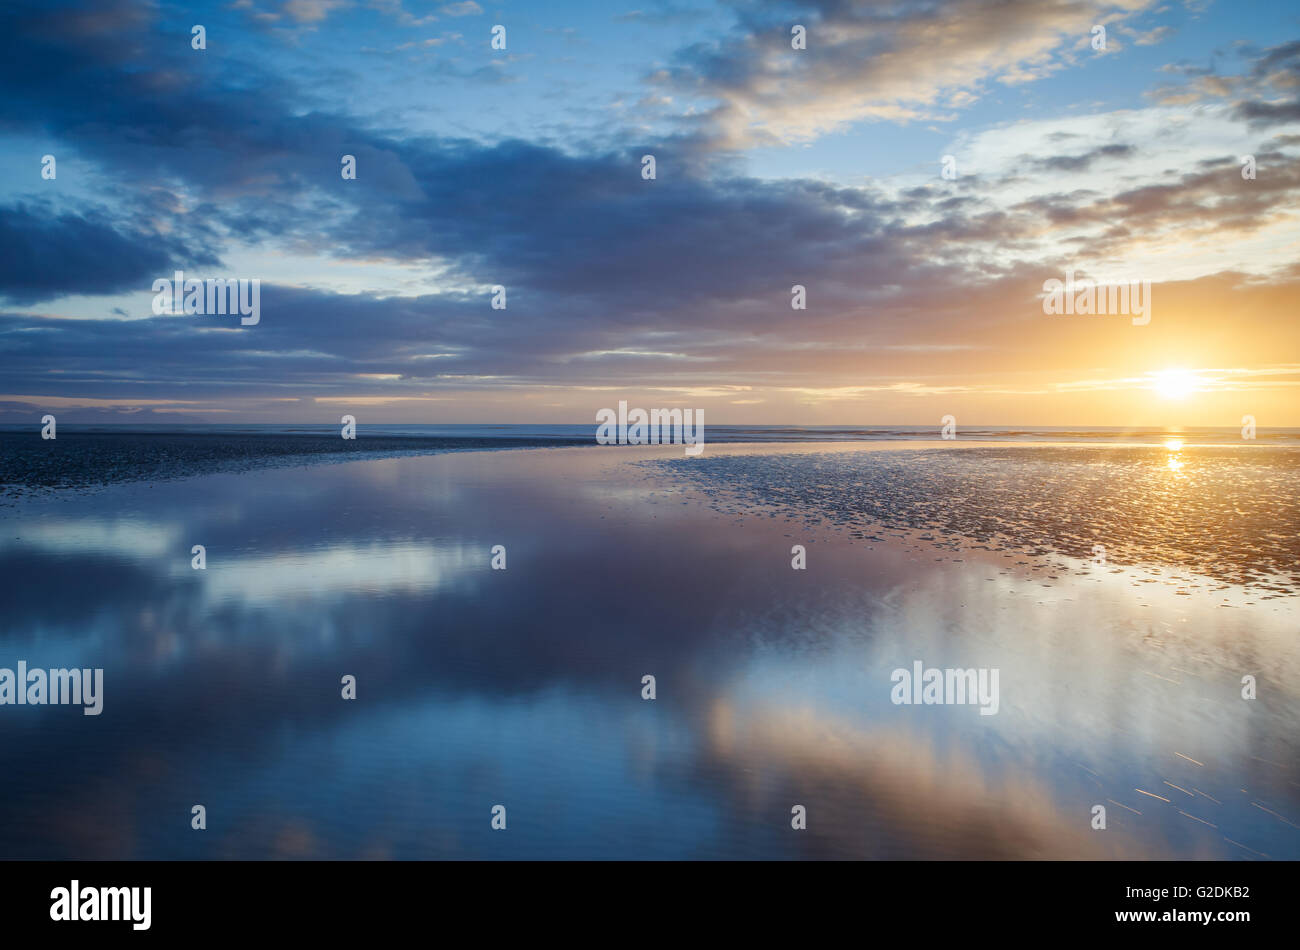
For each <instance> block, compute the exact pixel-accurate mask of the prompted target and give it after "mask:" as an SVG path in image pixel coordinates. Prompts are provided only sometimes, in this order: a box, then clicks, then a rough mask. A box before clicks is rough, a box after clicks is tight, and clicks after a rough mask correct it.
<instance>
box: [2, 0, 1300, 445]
mask: <svg viewBox="0 0 1300 950" xmlns="http://www.w3.org/2000/svg"><path fill="white" fill-rule="evenodd" d="M196 27H202V30H201V33H202V42H200V41H199V39H198V38H197V37H196V35H195V34H196ZM800 28H802V29H800ZM1103 34H1104V35H1103ZM0 35H3V36H5V37H7V38H8V39H7V43H6V46H7V54H6V56H5V57H4V58H3V61H0V96H2V98H3V102H4V108H3V109H0V361H2V365H3V378H2V379H0V422H4V423H24V422H31V423H33V424H38V423H39V419H40V417H41V416H42V415H43V414H44V413H46V412H52V413H55V414H56V415H57V417H58V418H59V420H60V422H65V421H67V422H77V421H86V422H134V423H141V422H196V421H198V422H203V421H209V422H214V423H232V422H315V423H328V422H335V423H336V422H338V421H339V419H340V417H341V416H342V415H343V414H352V415H354V416H355V417H356V418H357V419H358V420H359V421H360V422H361V423H365V422H367V421H370V422H404V423H418V422H429V423H454V422H466V423H473V422H502V423H511V422H513V423H589V422H590V423H594V420H595V416H596V413H597V412H598V411H599V410H600V409H602V408H607V407H616V406H617V405H618V403H619V402H620V401H626V402H627V403H628V404H629V405H631V406H634V407H644V408H646V409H652V408H674V407H681V408H693V409H696V410H704V411H705V414H706V417H707V420H708V423H709V424H744V423H769V424H804V425H815V424H862V425H865V424H928V423H934V424H935V425H936V426H938V425H939V424H940V421H941V419H942V417H943V416H945V415H952V416H954V417H955V419H956V420H957V421H958V424H959V425H960V424H1015V425H1042V426H1087V425H1097V426H1132V427H1139V426H1141V427H1145V426H1161V425H1164V426H1178V425H1184V426H1195V425H1221V426H1239V425H1241V424H1242V419H1243V417H1244V416H1247V415H1249V416H1252V417H1253V418H1254V419H1255V420H1257V423H1258V425H1259V426H1261V427H1271V426H1300V389H1298V388H1297V386H1298V385H1300V322H1298V321H1297V316H1298V311H1300V7H1297V6H1296V5H1295V4H1293V3H1288V2H1269V0H1247V2H1235V3H1224V2H1222V0H1219V2H1212V0H1193V2H1172V3H1169V2H1151V3H1148V2H1143V0H1123V2H1120V3H1087V2H1078V0H1035V2H1027V0H1026V2H1021V0H991V2H985V0H953V2H935V0H926V2H912V0H895V2H881V3H842V2H819V3H782V2H740V3H696V2H689V0H601V2H562V0H548V2H545V3H542V2H533V3H512V4H480V3H478V2H475V0H463V2H453V3H440V2H420V0H234V2H226V3H216V4H192V5H177V4H169V3H157V2H146V0H84V2H62V0H40V2H28V0H6V3H5V4H4V6H3V8H2V9H0ZM494 35H495V36H496V43H495V45H494ZM1103 39H1104V42H1102V40H1103ZM199 46H201V47H202V48H196V47H199ZM502 47H504V48H502ZM50 156H52V158H53V161H52V162H51V161H50V159H49V157H50ZM344 156H352V158H353V159H354V166H355V177H345V174H344V165H345V163H344ZM645 156H653V157H654V176H653V177H652V178H651V177H647V175H648V172H647V170H646V164H645V161H644V157H645ZM51 172H52V173H51ZM178 270H179V271H183V272H184V274H185V276H186V278H190V279H199V280H203V279H231V280H236V279H244V280H250V281H251V280H256V281H258V282H259V284H258V286H259V289H260V296H259V312H258V320H257V322H256V323H255V324H252V325H244V324H243V323H242V321H241V320H240V319H239V317H238V316H237V315H235V316H232V315H229V314H216V313H184V312H172V311H171V309H170V308H162V309H163V312H161V313H157V312H155V310H156V309H159V308H157V307H155V288H154V282H155V281H156V280H159V279H171V278H172V277H173V275H174V273H175V272H176V271H178ZM1071 273H1072V274H1073V275H1074V279H1075V281H1076V282H1077V281H1081V280H1085V279H1087V280H1092V281H1096V282H1098V283H1101V284H1110V285H1113V284H1116V283H1117V282H1121V281H1124V282H1128V281H1137V282H1140V283H1139V284H1138V286H1140V287H1146V286H1147V284H1146V283H1141V282H1149V288H1150V289H1149V291H1148V292H1147V293H1144V295H1143V297H1144V299H1145V301H1146V302H1147V303H1148V304H1149V308H1148V311H1147V312H1146V313H1145V315H1144V316H1135V315H1131V314H1130V313H1092V314H1085V313H1077V312H1076V313H1056V312H1053V313H1047V312H1045V309H1051V308H1050V307H1049V308H1045V306H1044V298H1045V296H1046V295H1047V294H1046V290H1047V289H1050V288H1051V287H1052V286H1053V285H1052V284H1051V283H1050V282H1051V281H1053V280H1055V281H1061V282H1064V281H1065V280H1066V279H1067V274H1071ZM796 286H798V287H801V288H803V291H802V295H801V296H802V298H803V303H804V305H805V306H804V307H803V308H802V309H796V308H795V307H794V306H793V304H794V303H796V302H797V299H796V298H797V296H799V295H798V294H797V293H796V292H795V291H794V290H793V288H795V287H796ZM495 288H502V289H503V290H504V293H503V294H502V293H499V292H498V291H497V290H496V289H495ZM494 302H495V303H496V304H497V306H496V307H494V306H493V304H494ZM501 304H504V306H501ZM1072 309H1073V308H1072Z"/></svg>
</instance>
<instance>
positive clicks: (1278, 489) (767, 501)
mask: <svg viewBox="0 0 1300 950" xmlns="http://www.w3.org/2000/svg"><path fill="white" fill-rule="evenodd" d="M1171 462H1177V463H1178V464H1176V465H1175V464H1171ZM638 464H640V465H642V466H643V467H645V468H647V469H649V470H651V471H655V472H657V473H659V474H665V475H669V476H671V477H673V478H675V479H679V480H682V481H684V482H686V483H687V484H689V485H692V486H693V487H696V488H698V489H701V490H703V491H704V492H705V493H706V495H707V497H708V499H709V504H710V507H712V508H714V509H715V510H717V511H720V512H723V513H726V514H733V515H753V514H769V515H770V514H773V513H780V514H782V515H784V516H786V517H790V518H793V519H795V520H801V521H803V522H804V523H805V524H807V525H810V526H812V525H817V526H826V525H828V524H829V525H831V526H833V527H835V528H838V529H842V530H845V531H847V532H849V533H850V536H852V537H854V538H856V539H859V540H871V539H872V538H873V537H878V536H877V535H873V534H872V532H874V531H877V530H879V529H880V528H884V529H894V530H908V531H922V532H926V533H927V536H926V537H923V538H919V539H918V540H925V541H927V543H929V544H930V545H932V546H934V547H936V548H941V549H949V550H962V549H966V548H968V547H970V546H972V545H982V546H986V547H987V548H988V549H989V550H995V551H1004V552H1016V553H1026V552H1028V553H1032V554H1034V555H1036V556H1043V555H1047V554H1058V555H1065V556H1070V557H1075V558H1083V559H1088V558H1091V557H1093V554H1094V550H1093V546H1094V545H1096V544H1101V545H1103V546H1104V548H1105V557H1106V560H1107V562H1108V563H1112V564H1117V565H1133V566H1138V567H1141V568H1144V569H1147V570H1149V571H1150V572H1151V573H1153V574H1156V575H1157V576H1161V577H1162V578H1163V579H1165V580H1167V582H1169V583H1174V582H1176V581H1178V580H1180V579H1178V578H1164V575H1163V574H1162V573H1161V572H1160V571H1159V568H1160V567H1164V568H1175V569H1180V570H1183V571H1189V572H1193V573H1195V574H1198V575H1201V576H1203V577H1209V578H1213V579H1215V580H1218V581H1222V582H1225V583H1231V584H1239V585H1242V586H1245V587H1250V588H1254V589H1256V590H1262V591H1269V592H1272V593H1274V594H1287V595H1291V594H1295V593H1297V591H1300V479H1298V478H1297V476H1298V475H1300V452H1297V451H1295V450H1291V449H1273V448H1270V449H1260V448H1256V447H1250V448H1245V447H1243V448H1236V447H1224V446H1215V447H1209V446H1207V447H1180V448H1179V449H1177V450H1170V449H1167V448H1161V447H1155V446H1096V447H1094V446H1069V447H1053V446H1024V447H1013V448H962V449H907V450H900V451H896V452H895V451H873V452H826V453H789V454H772V455H714V456H702V457H699V458H694V459H689V460H681V459H665V460H653V461H646V462H641V463H638ZM1181 580H1182V581H1184V582H1185V581H1186V578H1183V579H1181Z"/></svg>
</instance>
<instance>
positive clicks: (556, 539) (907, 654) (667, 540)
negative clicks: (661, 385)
mask: <svg viewBox="0 0 1300 950" xmlns="http://www.w3.org/2000/svg"><path fill="white" fill-rule="evenodd" d="M299 461H302V460H299ZM1298 461H1300V456H1298V455H1297V452H1296V450H1295V449H1294V448H1288V447H1255V446H1224V445H1217V446H1213V445H1212V446H1203V447H1202V446H1196V445H1191V444H1187V445H1179V446H1177V447H1176V448H1172V447H1167V446H1163V445H1149V444H1148V445H1132V446H1122V445H1105V446H1096V445H1091V446H1088V445H1085V446H1080V445H1055V444H1012V443H1000V442H993V443H982V444H978V443H961V442H957V443H943V442H938V441H934V442H925V441H912V442H907V443H901V442H889V441H879V442H871V443H862V442H852V443H834V444H832V443H811V442H809V443H800V444H788V443H779V442H773V443H765V444H720V445H713V444H710V445H708V447H707V449H706V451H705V452H704V454H703V455H702V456H701V457H699V458H687V457H684V455H683V452H682V447H681V446H645V447H592V446H587V447H581V448H577V447H551V448H545V449H543V448H530V449H514V448H512V449H505V450H496V451H473V452H466V451H448V452H443V453H440V454H431V455H430V454H424V455H418V456H417V455H412V456H409V457H371V456H367V457H364V458H357V459H350V460H347V461H341V462H340V463H339V464H329V465H309V464H305V463H304V464H297V465H294V466H292V467H284V466H260V465H259V466H257V467H254V468H250V469H247V470H218V471H215V472H213V473H210V474H194V473H193V470H191V469H187V470H185V472H183V473H181V474H179V475H177V476H176V477H168V478H159V479H156V480H150V479H147V478H131V479H119V480H111V479H110V480H108V481H107V482H106V483H104V484H99V485H95V486H93V487H94V490H93V491H89V490H85V488H86V485H85V484H84V481H85V480H84V479H83V480H82V481H77V480H76V479H73V480H71V481H70V482H69V483H68V484H67V485H65V486H64V487H63V488H59V486H57V485H55V486H51V487H50V488H49V490H47V491H43V492H40V493H25V494H16V495H14V496H12V497H10V498H9V499H8V503H7V504H6V506H5V507H4V508H3V510H2V511H0V520H2V521H3V528H4V531H3V535H0V565H3V569H4V571H5V576H6V578H7V579H8V581H9V583H8V584H7V585H6V586H5V589H4V593H3V598H4V605H3V611H2V613H0V615H2V616H3V621H2V623H3V626H2V627H0V666H3V667H12V666H14V665H15V664H16V663H17V661H19V660H23V661H25V662H27V663H28V664H30V665H32V666H41V667H46V668H56V667H79V668H100V667H102V668H103V669H104V676H103V695H102V704H103V708H102V711H101V713H100V714H99V715H97V716H83V715H82V713H81V711H80V710H79V709H76V708H67V707H64V706H55V705H47V706H33V707H26V708H21V709H20V708H8V709H6V710H5V715H6V716H7V718H6V729H5V730H4V732H3V734H0V769H3V770H4V773H5V774H6V775H8V776H10V777H11V778H10V783H9V785H8V788H7V793H6V795H5V797H4V800H3V803H0V853H2V854H4V855H6V856H8V857H19V858H54V859H63V858H137V859H158V858H183V859H192V858H308V857H314V858H361V859H370V858H409V859H415V858H420V859H425V858H521V859H538V858H562V859H566V858H620V859H631V858H650V859H682V858H706V859H728V858H778V859H785V858H809V857H821V858H957V859H979V858H993V859H1002V858H1005V859H1027V858H1046V859H1094V858H1095V859H1120V858H1142V859H1145V858H1151V859H1156V858H1176V859H1215V858H1221V859H1243V860H1263V859H1292V860H1294V859H1296V858H1300V767H1298V764H1300V756H1298V755H1297V748H1296V744H1297V735H1300V730H1298V729H1297V727H1298V726H1300V697H1298V696H1297V692H1298V691H1300V686H1297V684H1298V683H1300V676H1298V675H1297V674H1300V647H1298V646H1297V642H1296V630H1297V629H1298V626H1297V621H1298V620H1300V610H1298V609H1297V601H1296V583H1297V576H1296V568H1295V565H1296V563H1297V561H1296V557H1295V555H1296V548H1295V545H1296V543H1297V542H1296V538H1297V537H1298V536H1300V530H1298V529H1300V525H1298V524H1297V521H1298V520H1300V518H1298V515H1297V512H1298V511H1300V492H1298V490H1297V487H1296V484H1297V480H1296V477H1295V473H1296V471H1297V467H1296V466H1297V463H1298ZM1171 462H1176V463H1177V464H1171ZM195 545H202V546H203V548H204V551H205V558H206V562H205V566H204V569H202V570H196V569H195V568H194V567H193V559H194V555H193V548H194V546H195ZM1095 545H1101V546H1102V548H1103V550H1102V552H1101V553H1100V554H1099V553H1098V552H1097V550H1096V549H1095ZM496 546H501V547H502V548H503V549H504V552H503V559H504V569H494V567H493V561H494V553H493V549H494V548H495V547H496ZM795 546H800V547H801V548H802V549H803V555H802V558H803V566H802V568H801V569H795V568H794V567H792V563H793V562H794V561H795V559H796V558H797V557H798V556H799V555H797V554H796V552H795V551H794V548H795ZM917 663H920V664H922V666H923V667H925V668H938V669H970V670H997V671H998V680H997V682H998V688H999V696H998V703H997V710H996V712H995V713H993V714H987V715H986V714H982V713H981V710H980V707H979V706H977V705H973V704H971V703H959V704H948V703H936V704H916V703H910V702H909V703H899V702H896V701H894V698H893V697H892V696H891V693H892V691H893V686H894V683H893V681H892V680H891V676H892V675H893V674H894V672H895V671H896V670H899V669H903V670H911V669H913V668H914V664H917ZM349 676H351V677H355V689H356V698H355V699H344V698H343V696H342V695H341V690H342V687H341V685H340V684H341V681H342V680H343V678H344V677H349ZM646 676H652V677H653V678H654V679H653V682H654V698H653V699H648V698H643V696H644V693H645V679H644V678H645V677H646ZM1247 676H1249V677H1253V678H1254V681H1255V683H1256V687H1255V694H1254V698H1249V699H1247V698H1244V697H1243V690H1244V687H1243V682H1242V681H1243V677H1247ZM198 804H201V805H203V806H204V808H205V810H206V814H207V826H206V829H205V830H203V831H201V832H200V831H196V830H194V829H193V828H192V827H191V809H192V807H193V806H194V805H198ZM497 805H502V806H504V808H505V813H506V815H507V824H506V829H505V833H501V832H500V831H497V830H494V829H493V828H492V827H491V825H490V820H491V818H492V811H491V810H492V809H493V807H494V806H497ZM796 806H802V808H803V809H804V813H805V815H806V828H805V829H804V830H803V831H800V832H796V831H794V830H793V829H792V823H791V822H792V809H794V808H796ZM1097 806H1102V807H1103V808H1104V809H1105V827H1104V828H1100V829H1099V828H1097V827H1096V822H1095V811H1094V809H1095V808H1096V807H1097Z"/></svg>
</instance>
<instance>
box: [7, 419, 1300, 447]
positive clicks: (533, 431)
mask: <svg viewBox="0 0 1300 950" xmlns="http://www.w3.org/2000/svg"><path fill="white" fill-rule="evenodd" d="M39 428H40V427H39V426H38V425H36V424H35V422H33V424H32V425H16V424H4V425H0V439H2V438H3V437H4V436H7V435H31V434H39ZM941 428H942V424H941V423H936V424H934V425H877V426H858V425H819V426H795V425H715V424H714V423H712V422H708V423H707V424H706V425H705V436H706V439H707V441H709V442H719V443H728V442H879V441H893V440H898V439H905V440H915V441H925V440H930V439H934V438H936V437H938V435H939V433H940V429H941ZM596 429H597V425H596V423H594V422H592V423H590V424H567V425H558V424H556V425H543V424H537V425H515V424H494V423H483V424H454V425H453V424H445V425H444V424H420V423H414V424H392V423H367V422H363V423H361V424H359V425H358V433H359V436H358V437H359V438H360V439H362V440H364V438H365V437H366V436H375V437H384V438H409V439H526V440H535V441H539V442H551V443H556V444H570V445H580V444H586V445H590V444H592V443H594V442H595V434H596ZM59 431H60V432H67V433H73V434H75V433H110V434H125V435H144V434H150V435H177V436H179V435H215V436H222V437H227V436H240V435H244V436H252V435H263V436H273V435H281V436H296V435H303V436H323V437H330V438H337V437H338V435H339V426H337V425H334V424H333V423H329V424H311V425H304V424H283V425H270V424H257V423H250V424H243V425H239V424H224V425H223V424H212V423H203V424H178V425H163V424H156V423H150V424H137V425H132V424H112V425H109V424H82V425H78V424H76V423H72V424H68V425H60V427H59ZM957 438H958V439H960V440H978V441H983V442H1099V443H1117V444H1118V443H1130V442H1132V443H1143V444H1149V445H1150V444H1159V443H1163V442H1165V441H1166V440H1168V439H1171V438H1177V439H1183V440H1184V441H1186V442H1188V443H1192V444H1207V445H1225V444H1240V443H1241V442H1242V433H1241V427H1239V426H1178V427H1164V428H1125V427H1119V426H1087V427H1080V426H999V425H978V426H966V425H962V426H959V427H958V429H957ZM1255 440H1256V441H1258V442H1260V443H1266V444H1284V445H1300V429H1297V428H1258V429H1257V430H1256V434H1255Z"/></svg>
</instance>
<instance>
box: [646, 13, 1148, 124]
mask: <svg viewBox="0 0 1300 950" xmlns="http://www.w3.org/2000/svg"><path fill="white" fill-rule="evenodd" d="M1147 5H1148V4H1147V3H1146V2H1145V0H1126V2H1121V3H1118V4H1090V3H1080V2H1077V0H1048V2H1041V0H997V2H991V0H956V2H952V3H944V4H942V5H937V6H936V5H934V4H929V3H904V4H898V5H893V4H891V5H883V6H859V5H854V4H848V3H842V2H838V0H823V2H819V3H814V4H811V5H808V4H799V5H793V4H787V3H781V2H774V3H764V4H759V5H756V6H743V7H741V6H738V7H737V21H738V22H737V25H736V27H735V28H734V30H733V31H732V33H731V34H730V35H729V36H727V37H726V38H724V39H723V40H721V41H718V42H714V43H696V44H694V45H691V46H688V47H686V48H684V49H683V50H681V51H680V52H679V53H678V55H677V57H676V60H675V62H674V63H673V64H671V65H670V66H668V67H666V68H664V69H662V70H659V71H657V72H655V73H654V74H652V76H651V81H652V82H653V83H655V84H657V85H660V86H662V87H664V88H666V89H671V90H672V91H673V92H674V93H676V94H678V95H685V96H691V97H694V98H695V99H697V100H699V101H701V102H704V103H712V106H711V107H710V108H708V109H707V110H706V111H704V112H702V114H701V118H700V123H701V124H703V125H704V126H706V128H707V130H708V134H709V135H711V136H712V137H713V139H714V141H715V143H716V144H717V145H718V146H719V147H723V148H739V147H745V146H749V145H755V144H760V145H772V144H783V143H790V142H801V141H808V140H811V139H814V138H816V137H818V136H821V135H823V134H826V133H828V132H832V131H835V130H837V129H840V128H843V127H844V126H846V125H847V124H849V123H851V122H856V121H860V120H892V121H897V122H909V121H915V120H920V119H927V118H942V117H943V116H942V115H941V114H940V112H939V111H938V110H941V109H947V108H950V107H952V105H953V103H958V104H961V103H968V102H972V101H975V99H977V98H978V97H979V95H980V93H981V92H982V91H983V89H984V88H985V87H986V85H987V84H988V83H991V82H997V83H1003V84H1015V83H1022V82H1029V81H1033V80H1036V79H1041V78H1043V77H1045V76H1047V75H1050V74H1051V73H1053V72H1055V71H1057V70H1059V69H1062V68H1064V66H1065V65H1067V64H1069V63H1070V62H1072V61H1073V59H1074V56H1075V54H1074V52H1073V51H1072V50H1073V47H1075V46H1076V45H1077V43H1078V42H1079V40H1080V39H1086V38H1087V37H1088V36H1089V31H1090V28H1091V26H1092V24H1094V23H1097V22H1099V18H1100V17H1102V14H1103V13H1104V12H1108V11H1110V15H1111V16H1123V15H1127V14H1130V13H1133V12H1136V11H1139V10H1141V9H1143V8H1145V7H1146V6H1147ZM796 24H798V25H802V26H804V27H805V28H806V30H807V48H806V49H804V50H795V49H792V48H791V29H792V27H793V26H794V25H796Z"/></svg>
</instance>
